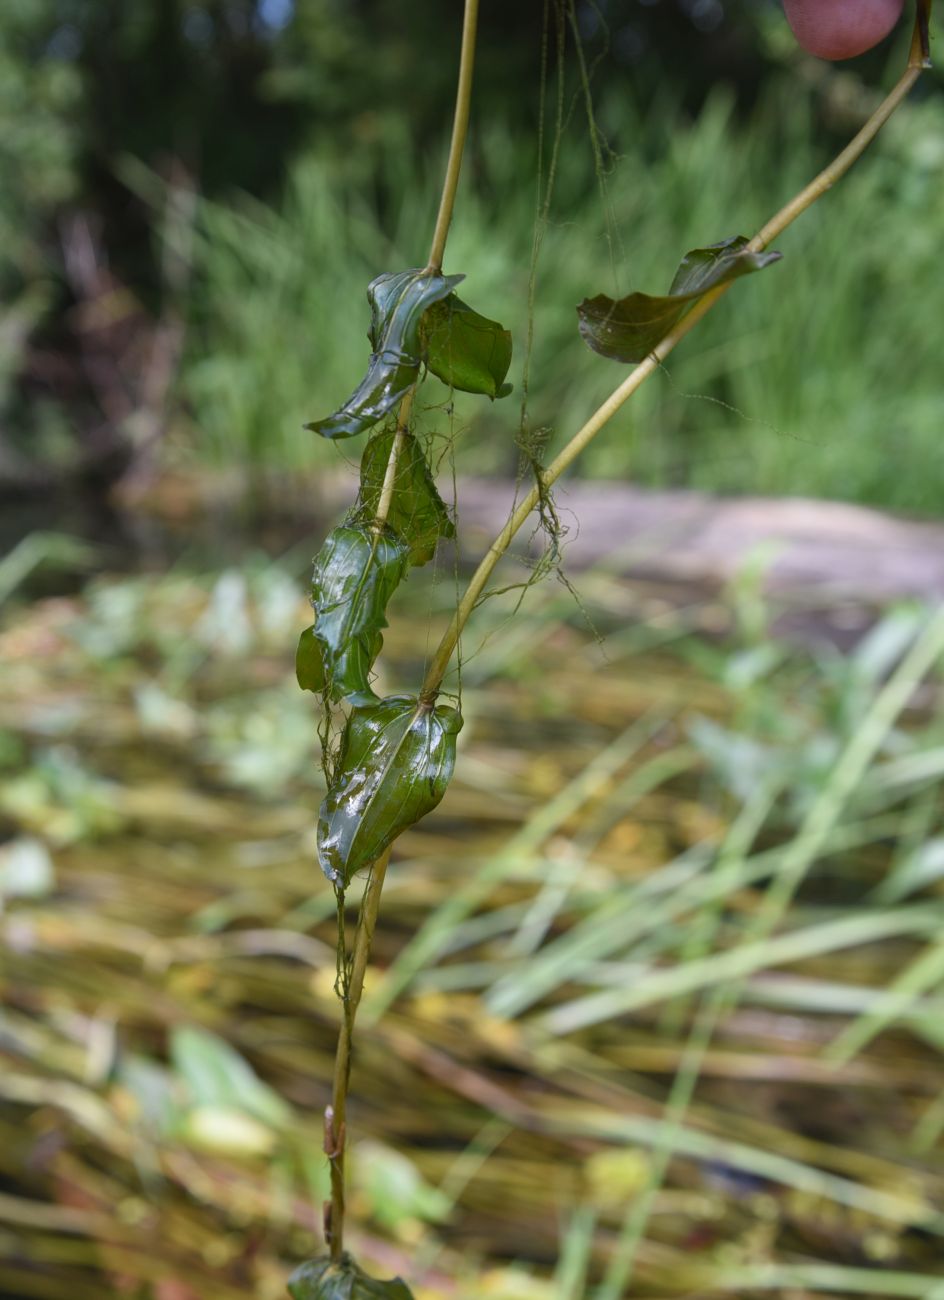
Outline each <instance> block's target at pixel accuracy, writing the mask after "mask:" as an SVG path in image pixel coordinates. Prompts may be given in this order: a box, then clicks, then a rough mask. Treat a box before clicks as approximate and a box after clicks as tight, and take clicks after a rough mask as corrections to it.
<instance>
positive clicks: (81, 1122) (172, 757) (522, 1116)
mask: <svg viewBox="0 0 944 1300" xmlns="http://www.w3.org/2000/svg"><path fill="white" fill-rule="evenodd" d="M579 588H580V592H581V595H582V598H583V599H584V601H585V603H586V605H587V607H588V610H589V612H590V613H591V615H592V617H593V620H594V622H595V624H596V625H597V627H598V629H599V630H600V632H601V633H603V634H605V642H604V644H603V646H601V645H600V644H599V643H598V642H597V641H596V639H595V638H593V637H592V636H590V635H589V634H588V633H587V632H586V631H585V630H584V625H583V619H582V617H581V616H580V615H578V614H577V613H576V612H575V611H574V607H573V604H572V601H571V598H570V596H569V594H568V593H566V592H565V591H563V590H562V589H561V588H560V587H558V586H557V585H555V584H549V585H547V586H543V587H540V588H537V589H535V590H534V591H532V593H531V594H530V596H529V600H528V602H527V604H526V605H525V606H524V607H523V608H522V609H521V611H520V612H519V613H518V614H517V615H516V616H515V618H514V620H512V621H509V619H508V614H509V613H510V610H511V608H512V607H513V604H514V602H515V600H516V596H515V594H514V593H509V594H508V595H506V596H503V597H496V598H495V600H494V601H491V602H489V605H487V606H485V607H483V609H482V611H480V618H481V619H482V620H483V621H481V622H480V623H479V641H480V648H479V649H478V652H477V653H476V654H475V656H474V657H471V658H470V662H469V663H468V664H467V667H466V670H465V676H464V713H465V715H466V718H467V724H466V728H465V730H464V732H463V733H462V736H461V737H460V743H461V746H462V761H461V762H460V764H459V767H458V770H457V775H456V777H455V779H454V782H453V785H452V786H451V788H450V790H449V792H448V793H447V795H446V798H445V800H444V802H443V804H442V805H441V807H440V810H439V812H438V814H437V815H436V817H435V818H434V819H433V820H430V821H428V822H427V823H426V824H425V825H424V827H423V830H422V832H421V833H415V832H413V833H410V832H407V833H406V834H405V835H404V837H403V839H402V841H401V846H402V851H401V852H400V853H399V855H398V860H397V862H396V864H395V865H394V866H393V867H392V868H391V871H390V873H389V875H388V879H387V885H386V896H385V910H384V924H383V926H382V928H381V930H380V931H378V934H377V938H376V941H375V943H376V950H377V963H378V967H379V968H380V969H383V970H384V971H385V974H384V975H383V976H382V977H380V978H378V979H375V980H374V981H373V982H372V983H369V984H368V989H367V994H366V1000H365V1003H364V1006H363V1009H362V1015H363V1024H362V1025H361V1026H360V1028H359V1033H361V1041H360V1045H359V1057H358V1076H357V1089H356V1094H355V1097H354V1100H353V1102H352V1107H353V1112H354V1120H355V1129H356V1133H357V1137H356V1139H355V1142H354V1147H353V1153H352V1159H351V1163H352V1175H353V1186H352V1191H351V1194H350V1195H351V1200H352V1207H353V1213H354V1221H353V1226H352V1227H351V1230H350V1231H351V1244H352V1247H353V1248H354V1249H355V1251H356V1253H357V1256H358V1258H359V1259H360V1260H361V1261H362V1263H363V1264H364V1265H365V1267H368V1268H369V1270H370V1271H371V1272H374V1273H377V1274H379V1275H382V1276H389V1275H391V1274H393V1273H397V1272H400V1273H403V1274H404V1275H408V1276H409V1278H410V1283H411V1289H412V1290H413V1291H414V1293H415V1295H416V1296H417V1297H418V1298H421V1300H427V1298H428V1300H433V1297H436V1298H437V1300H439V1298H441V1297H443V1296H449V1295H452V1294H455V1295H456V1296H457V1297H459V1296H466V1295H469V1294H471V1293H472V1290H471V1288H473V1283H474V1294H476V1295H482V1296H489V1297H495V1298H496V1300H524V1298H527V1300H544V1298H546V1300H563V1297H567V1298H568V1300H570V1298H571V1297H573V1300H577V1297H581V1296H583V1295H584V1294H585V1291H586V1288H587V1287H588V1286H598V1285H599V1286H600V1287H601V1289H600V1291H599V1294H600V1295H601V1296H613V1297H615V1296H618V1295H620V1294H622V1292H621V1291H620V1290H619V1288H618V1287H617V1286H616V1285H615V1283H614V1282H613V1281H612V1278H615V1277H616V1276H618V1269H619V1268H621V1267H623V1266H624V1265H625V1261H626V1260H627V1259H628V1258H631V1259H632V1261H633V1266H634V1277H635V1279H636V1282H635V1283H634V1285H638V1287H639V1288H641V1289H643V1291H644V1293H645V1294H653V1295H665V1296H679V1297H681V1296H684V1295H690V1294H691V1293H692V1292H693V1291H694V1292H696V1293H698V1294H702V1295H706V1296H708V1295H715V1294H717V1295H719V1296H723V1295H738V1296H741V1297H750V1296H754V1295H756V1296H758V1297H762V1296H764V1295H769V1294H771V1293H775V1294H778V1293H784V1294H785V1293H788V1292H789V1290H790V1289H791V1288H792V1289H794V1290H796V1289H801V1290H802V1289H807V1290H810V1291H813V1292H820V1291H822V1292H825V1293H839V1294H843V1295H845V1294H851V1295H857V1294H865V1295H874V1296H881V1297H889V1296H915V1297H922V1300H924V1298H926V1297H930V1296H933V1295H934V1294H935V1291H934V1288H935V1287H936V1286H942V1287H944V1269H942V1267H941V1264H940V1259H941V1250H940V1246H939V1242H940V1240H941V1232H942V1230H944V1229H942V1223H941V1214H940V1206H941V1204H942V1197H944V1169H942V1167H941V1161H940V1136H941V1133H942V1131H944V1109H942V1106H941V1102H940V1092H941V1089H940V1077H941V1051H942V1049H944V1042H942V1039H941V1035H940V1024H941V1020H942V1006H941V1004H940V988H941V980H942V978H944V970H942V968H944V958H942V954H941V946H940V929H941V924H942V919H944V917H942V912H941V904H940V901H939V899H940V881H941V879H942V871H944V853H942V843H944V826H942V823H941V808H940V800H939V788H940V779H941V772H942V762H944V759H942V749H941V727H940V716H941V710H940V677H939V676H938V675H934V676H932V677H931V679H929V680H927V681H926V683H925V684H924V685H923V686H920V687H919V686H918V684H917V680H916V679H917V675H918V674H919V672H920V671H921V669H922V667H923V665H924V664H926V663H927V661H928V660H929V658H930V657H932V655H933V652H934V649H935V646H936V647H937V649H938V651H940V646H941V641H942V639H944V633H942V628H941V621H940V618H938V619H937V620H936V621H934V622H933V623H930V624H929V623H928V621H927V618H926V616H925V615H923V614H922V613H921V612H920V611H919V610H911V609H906V608H902V609H900V610H893V611H890V612H889V613H888V615H887V616H886V617H885V618H884V619H883V620H882V621H880V622H879V623H878V624H877V626H876V627H875V628H874V630H873V631H872V632H871V633H869V634H868V635H867V636H866V637H865V638H864V639H863V640H862V641H861V642H860V644H859V646H858V648H857V649H856V650H854V651H853V652H852V653H851V654H850V655H849V656H848V657H846V656H843V655H842V654H840V653H839V652H838V651H835V650H832V649H830V647H829V645H828V643H826V642H821V643H820V644H819V648H813V649H808V648H803V647H797V646H791V645H789V644H787V643H784V642H782V641H780V640H779V639H778V638H777V636H776V634H772V633H771V619H772V617H773V615H774V613H775V611H773V610H770V609H767V608H765V607H764V606H763V605H761V604H759V603H758V601H757V599H756V597H755V596H753V595H752V594H751V592H752V590H753V588H752V586H751V584H750V583H749V582H748V583H746V584H745V586H744V587H743V588H742V589H740V590H739V591H737V592H733V593H732V600H730V601H726V602H724V603H719V602H718V601H717V600H714V599H706V600H703V601H699V602H695V603H691V604H689V605H687V606H686V607H684V608H681V609H678V610H676V611H674V612H673V610H672V609H671V608H669V607H667V606H666V605H665V603H664V602H661V601H660V602H656V605H652V603H651V602H652V598H651V597H650V596H647V595H646V594H645V593H644V592H639V593H638V594H636V595H634V593H633V591H632V589H627V588H626V586H625V584H624V583H622V582H619V581H617V580H615V579H613V578H610V577H608V576H607V575H606V573H605V572H603V571H600V572H594V573H589V574H585V575H583V576H582V577H581V579H580V582H579ZM437 591H438V592H440V597H438V598H437V605H438V609H434V611H433V614H434V618H435V619H436V621H437V622H438V621H439V620H442V619H444V617H445V615H446V613H447V612H448V601H447V598H446V597H447V593H446V592H444V591H442V589H441V588H437ZM735 597H736V598H735ZM410 598H411V596H410V592H409V589H407V596H406V599H407V600H408V601H409V599H410ZM414 598H415V597H414ZM440 600H441V601H442V603H441V604H440V603H439V601H440ZM305 611H306V602H305V599H304V594H303V581H302V575H301V574H300V573H299V574H297V576H296V574H293V573H292V572H290V571H286V570H285V569H283V568H281V567H279V566H276V565H273V564H271V563H263V562H262V561H260V562H259V563H257V564H255V565H252V564H250V565H247V566H245V567H244V568H241V569H240V571H239V572H236V571H232V572H228V573H224V574H222V575H221V576H217V577H214V576H212V575H206V576H201V575H199V574H194V575H188V574H187V573H186V572H184V571H180V572H178V573H177V574H175V575H172V576H169V577H167V578H164V579H161V580H155V579H153V578H147V579H144V578H142V579H119V578H108V577H105V578H101V579H98V580H96V581H95V582H94V583H93V584H91V585H90V586H89V587H88V589H87V591H86V592H85V594H84V595H83V596H81V597H76V598H68V599H67V598H56V599H50V600H46V601H40V602H37V603H35V604H34V605H32V606H31V607H30V608H29V609H26V608H24V607H20V608H16V607H14V608H13V609H12V611H11V612H12V615H13V616H12V617H10V616H8V617H7V618H6V620H5V622H4V626H3V632H2V643H0V652H2V655H3V659H4V663H5V665H6V670H5V672H4V675H3V678H2V682H0V719H2V726H3V731H2V736H0V739H2V753H3V762H4V764H5V773H4V776H5V779H4V782H3V795H2V803H0V816H2V818H3V822H4V826H5V828H6V829H7V831H8V832H10V833H11V836H12V837H11V838H10V839H9V840H8V841H7V843H6V845H5V846H4V851H3V857H2V882H3V884H2V888H3V898H4V916H3V921H2V925H3V929H4V943H5V947H6V951H7V960H6V962H5V966H4V975H3V984H2V992H3V1050H4V1054H5V1068H4V1070H3V1074H2V1081H0V1094H2V1098H3V1109H2V1116H3V1118H2V1121H0V1122H2V1125H3V1133H2V1137H3V1140H2V1142H0V1152H2V1155H0V1170H2V1175H3V1177H4V1179H5V1182H6V1190H5V1193H4V1196H3V1198H0V1223H2V1225H3V1226H2V1228H0V1232H2V1233H3V1238H2V1240H3V1243H4V1244H3V1249H2V1251H0V1260H2V1262H0V1288H2V1289H3V1291H4V1292H5V1293H7V1294H11V1295H21V1294H28V1295H35V1296H48V1297H50V1300H59V1297H61V1296H62V1295H65V1294H70V1295H75V1296H76V1297H77V1298H78V1300H84V1297H86V1296H89V1297H91V1296H93V1295H101V1294H102V1293H103V1291H104V1292H105V1293H112V1292H117V1291H122V1292H124V1291H127V1292H128V1293H129V1294H132V1295H135V1294H154V1295H160V1296H173V1297H178V1296H179V1297H188V1298H189V1297H191V1296H193V1297H196V1296H202V1295H204V1294H207V1293H212V1294H213V1295H214V1296H219V1297H220V1298H221V1300H227V1298H228V1297H230V1296H232V1298H233V1300H236V1297H237V1296H239V1297H241V1298H242V1300H245V1297H247V1296H256V1297H259V1298H260V1300H266V1298H268V1297H275V1296H277V1295H280V1294H282V1288H283V1287H284V1277H285V1274H286V1271H287V1270H288V1268H289V1267H290V1266H291V1264H292V1263H293V1262H294V1261H296V1260H298V1259H300V1258H301V1257H302V1256H303V1255H305V1254H307V1253H308V1252H309V1250H310V1234H311V1233H312V1232H313V1231H317V1228H318V1225H317V1224H316V1223H315V1219H314V1215H315V1212H314V1211H313V1209H312V1204H313V1203H315V1204H317V1203H318V1202H319V1201H320V1199H321V1197H322V1196H324V1195H325V1194H326V1190H327V1189H326V1184H325V1180H324V1175H325V1171H324V1159H323V1156H322V1154H321V1143H322V1136H323V1135H322V1124H321V1112H322V1110H323V1107H324V1105H325V1102H326V1101H327V1099H328V1097H329V1095H330V1086H331V1057H332V1054H333V1047H334V1037H335V1033H336V1028H337V1022H338V1004H337V999H336V996H335V993H334V987H333V985H334V980H335V969H334V941H335V920H334V916H333V906H334V900H333V897H332V895H331V891H330V890H328V889H326V888H325V886H324V882H323V881H322V883H321V885H320V886H319V885H318V883H317V881H316V880H315V879H314V877H313V875H312V865H311V864H312V857H313V854H314V833H315V832H314V827H313V825H312V820H311V807H312V804H313V803H315V802H317V799H318V798H319V797H320V789H321V786H320V778H319V769H318V764H317V761H316V755H315V752H314V743H313V742H314V737H313V735H312V728H311V725H310V718H309V717H308V716H307V711H303V710H300V709H299V706H298V693H297V687H296V686H295V685H294V682H293V681H292V680H291V657H290V650H289V646H290V643H291V638H292V635H293V633H294V631H295V630H296V629H297V628H298V627H299V626H301V625H302V623H303V620H304V617H305ZM402 612H403V613H404V614H405V615H406V617H404V618H403V619H397V620H396V621H395V622H394V624H393V626H392V627H391V628H390V629H389V630H388V632H387V633H386V649H387V659H386V662H387V664H388V665H389V667H388V670H387V672H388V677H387V680H386V682H385V685H386V686H387V687H388V688H389V689H392V690H396V689H398V688H402V687H403V686H404V685H405V684H406V683H408V682H409V681H412V680H413V678H414V676H415V673H416V671H417V668H418V664H417V647H416V644H415V639H414V637H413V636H412V633H411V630H410V629H411V623H412V621H413V620H412V619H411V617H410V606H409V604H408V605H407V606H406V607H405V608H403V609H402ZM423 612H424V613H425V610H424V611H423ZM703 628H705V629H707V628H711V629H712V630H711V632H707V631H704V630H701V629H703ZM909 647H911V648H910V649H909ZM758 778H760V779H758ZM772 881H773V882H777V881H789V882H790V886H791V890H790V896H788V894H786V893H784V892H783V890H782V889H781V890H780V891H779V892H777V885H776V883H774V890H775V896H774V897H773V901H772V899H771V895H770V893H769V886H770V884H771V882H772ZM353 893H354V894H355V896H356V889H355V890H354V891H353ZM386 1006H389V1007H390V1011H389V1013H388V1014H387V1015H385V1016H384V1017H383V1019H379V1017H378V1012H379V1011H380V1009H381V1008H382V1007H386ZM709 1024H711V1025H712V1026H713V1034H712V1037H711V1042H710V1045H708V1046H705V1042H704V1034H705V1031H706V1028H707V1026H708V1025H709ZM673 1080H674V1081H675V1082H673ZM27 1156H29V1158H27ZM555 1260H557V1261H558V1262H557V1263H556V1264H555ZM607 1276H610V1277H611V1281H610V1283H607V1282H606V1280H605V1279H606V1278H607ZM607 1288H609V1289H607Z"/></svg>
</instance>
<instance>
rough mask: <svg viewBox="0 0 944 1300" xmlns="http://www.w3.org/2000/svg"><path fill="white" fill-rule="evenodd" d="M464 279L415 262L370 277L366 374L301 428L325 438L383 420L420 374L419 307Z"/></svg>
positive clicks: (349, 435) (351, 434)
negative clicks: (323, 415) (340, 401)
mask: <svg viewBox="0 0 944 1300" xmlns="http://www.w3.org/2000/svg"><path fill="white" fill-rule="evenodd" d="M463 279H465V277H464V276H462V275H429V274H428V273H427V272H426V271H425V270H422V269H419V268H417V269H414V270H410V271H398V272H393V273H389V274H387V275H379V276H378V277H377V279H376V280H372V281H371V283H370V284H369V285H368V287H367V300H368V302H369V303H370V330H369V332H368V338H369V339H370V344H371V348H372V353H371V358H370V362H369V364H368V367H367V374H366V375H365V376H364V378H363V379H362V380H361V382H360V384H359V386H358V387H357V388H356V389H355V391H354V392H353V393H352V394H351V396H350V397H349V398H348V399H347V401H346V402H345V403H344V405H343V406H341V407H339V409H338V410H337V411H335V412H334V414H333V415H329V416H328V418H327V419H325V420H314V421H312V423H311V424H306V425H305V428H306V429H313V430H314V431H315V433H320V434H321V436H322V437H323V438H353V437H354V435H355V434H358V433H363V432H364V431H365V430H366V429H369V428H370V427H371V425H374V424H376V423H377V421H378V420H382V419H383V417H384V416H385V415H386V414H387V413H388V411H390V410H391V409H392V408H393V407H394V406H395V405H396V404H397V402H398V401H399V400H400V398H401V397H402V396H403V394H404V393H405V392H406V390H407V389H408V388H409V387H410V386H411V385H412V384H415V383H416V381H417V379H418V378H419V373H420V365H421V363H422V360H423V345H422V340H421V338H420V322H421V320H422V318H423V313H424V312H425V311H426V309H427V308H428V307H430V306H432V305H433V303H436V302H439V301H441V300H442V299H443V298H445V297H447V296H448V294H449V293H450V292H451V291H452V289H453V287H454V286H455V285H457V284H458V283H459V281H460V280H463Z"/></svg>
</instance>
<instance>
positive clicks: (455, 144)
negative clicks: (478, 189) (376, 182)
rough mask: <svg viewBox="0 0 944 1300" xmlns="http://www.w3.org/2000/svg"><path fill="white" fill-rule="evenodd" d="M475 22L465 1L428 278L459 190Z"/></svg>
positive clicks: (473, 3)
mask: <svg viewBox="0 0 944 1300" xmlns="http://www.w3.org/2000/svg"><path fill="white" fill-rule="evenodd" d="M478 21H479V0H465V17H464V18H463V21H462V53H461V54H460V56H459V81H458V84H457V85H456V112H455V116H454V118H453V120H452V140H451V141H450V143H449V161H448V162H447V163H446V179H445V180H444V182H443V188H442V198H441V199H440V201H439V214H438V215H437V217H436V229H435V230H434V231H433V242H432V245H431V246H430V250H429V261H428V262H427V264H426V269H427V270H428V271H429V272H430V274H436V275H438V274H439V272H440V271H441V270H442V264H443V255H444V254H445V252H446V238H447V236H448V234H449V226H450V224H451V222H452V210H453V208H454V207H455V203H456V190H457V189H458V187H459V173H460V171H461V170H462V153H463V150H464V149H465V137H466V135H467V133H468V130H469V109H470V106H471V103H472V71H473V68H474V66H475V33H476V29H477V28H478Z"/></svg>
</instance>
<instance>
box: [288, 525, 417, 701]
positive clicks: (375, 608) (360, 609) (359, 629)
mask: <svg viewBox="0 0 944 1300" xmlns="http://www.w3.org/2000/svg"><path fill="white" fill-rule="evenodd" d="M408 564H409V548H408V547H407V545H406V543H405V542H403V541H401V540H400V539H399V538H397V537H394V536H392V535H391V534H389V533H388V532H383V533H375V532H374V531H373V530H371V529H370V528H365V527H360V526H356V525H350V524H344V525H342V526H341V527H340V528H335V529H334V531H333V532H331V533H329V534H328V537H327V538H326V540H325V544H324V546H322V548H321V550H320V551H319V553H318V556H317V558H316V560H315V568H314V572H313V573H312V577H311V603H312V607H313V609H314V611H315V621H314V624H313V625H312V627H310V628H308V629H306V631H304V632H303V633H302V635H301V638H300V639H299V642H298V651H297V653H296V656H295V671H296V675H297V677H298V684H299V686H301V688H302V690H306V691H316V692H319V693H321V692H324V691H326V692H327V693H328V695H329V696H330V698H331V699H332V700H336V701H337V700H342V699H348V700H355V701H366V700H370V699H374V698H375V697H374V694H373V692H372V691H371V689H370V670H371V667H372V666H373V662H374V660H375V659H376V658H377V655H378V654H379V653H380V648H381V646H382V645H383V636H382V631H381V630H382V629H383V628H385V627H386V626H387V620H386V617H385V614H386V608H387V602H388V601H389V600H390V597H391V596H392V595H393V592H394V590H395V589H396V587H397V586H398V584H399V583H400V582H401V580H402V579H403V575H404V574H405V573H406V570H407V565H408Z"/></svg>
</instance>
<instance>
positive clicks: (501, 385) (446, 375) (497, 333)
mask: <svg viewBox="0 0 944 1300" xmlns="http://www.w3.org/2000/svg"><path fill="white" fill-rule="evenodd" d="M423 332H424V334H425V336H426V364H427V365H428V366H429V368H430V370H431V371H432V372H433V374H434V375H436V376H438V378H440V379H441V380H442V381H443V383H444V384H448V385H449V386H450V387H451V388H460V389H461V390H462V391H463V392H464V393H484V394H485V395H486V397H492V398H495V397H507V395H508V394H509V393H510V392H511V384H506V383H505V376H506V375H507V374H508V367H509V366H510V365H511V331H510V330H506V329H503V328H502V326H501V325H499V323H498V321H496V320H489V319H488V317H487V316H480V315H479V313H478V312H477V311H473V310H472V308H471V307H469V306H468V305H467V304H466V303H464V302H463V301H462V299H461V298H458V297H457V296H456V295H455V294H454V293H451V294H450V295H449V297H448V298H446V299H445V300H444V301H442V302H437V303H434V305H433V306H432V307H430V308H429V310H428V311H427V312H426V315H425V316H424V317H423Z"/></svg>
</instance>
